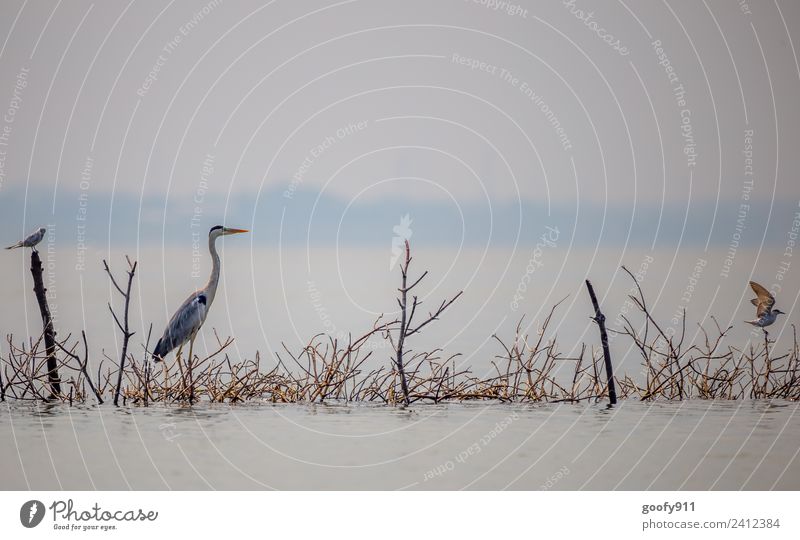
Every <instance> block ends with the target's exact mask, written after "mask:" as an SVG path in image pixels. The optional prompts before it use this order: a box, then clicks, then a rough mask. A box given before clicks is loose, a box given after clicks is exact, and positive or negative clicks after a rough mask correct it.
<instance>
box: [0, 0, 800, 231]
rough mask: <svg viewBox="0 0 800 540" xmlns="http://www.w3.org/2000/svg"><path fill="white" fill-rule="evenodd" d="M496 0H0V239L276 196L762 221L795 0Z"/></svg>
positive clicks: (632, 223)
mask: <svg viewBox="0 0 800 540" xmlns="http://www.w3.org/2000/svg"><path fill="white" fill-rule="evenodd" d="M516 5H517V4H514V3H511V4H508V5H507V6H506V7H505V8H504V9H496V8H495V4H491V5H490V4H488V3H487V2H486V1H485V0H482V1H473V0H451V1H442V2H416V3H415V2H374V1H350V2H348V1H345V2H338V3H333V2H325V1H321V2H285V1H283V2H268V3H258V2H230V1H225V0H220V1H212V2H208V3H204V2H177V1H176V2H170V3H168V4H164V3H154V2H95V3H92V2H74V1H70V2H41V1H28V2H13V1H10V2H3V5H2V8H0V9H1V10H2V15H3V16H2V17H0V25H2V29H1V30H0V35H4V36H5V39H4V43H3V46H2V49H0V51H1V52H0V66H2V70H3V73H5V74H6V75H5V76H4V78H3V81H4V82H3V87H2V96H3V98H4V99H3V101H4V102H5V103H4V104H8V107H9V108H13V110H14V112H15V113H16V114H12V115H11V116H8V115H6V118H5V122H4V126H3V127H4V128H5V129H6V132H7V136H6V140H5V141H4V142H6V143H7V144H6V145H5V146H2V148H3V151H4V152H5V154H4V155H3V157H4V159H3V161H2V162H1V163H2V185H1V186H0V189H1V191H0V193H2V197H3V201H2V206H3V210H4V214H5V215H6V216H7V217H6V219H9V220H10V223H11V225H12V227H11V230H10V231H9V233H11V232H13V233H14V234H11V235H10V236H11V237H12V238H13V237H15V236H17V235H18V233H20V232H21V231H22V230H23V229H26V228H27V229H30V228H32V227H33V226H35V225H38V224H39V223H44V222H47V221H48V220H57V222H58V224H59V226H61V228H62V231H64V232H63V234H65V235H67V236H68V237H69V236H72V237H75V236H76V235H77V231H76V232H74V233H72V232H70V229H75V228H76V226H77V224H75V223H74V221H75V219H74V216H76V215H77V214H78V213H79V212H80V211H81V208H85V211H86V214H85V217H86V223H87V224H91V228H92V229H102V230H103V231H104V234H105V235H106V236H105V237H103V238H102V239H101V240H107V235H108V223H109V215H110V214H111V215H112V216H113V215H114V214H118V215H117V219H114V220H112V223H113V224H114V227H113V228H112V230H111V235H112V238H114V236H115V235H116V234H119V235H120V239H122V238H123V237H124V238H125V239H126V240H130V239H131V236H130V234H129V233H130V232H131V230H139V229H141V230H142V231H144V232H147V233H148V234H146V235H144V240H145V241H149V240H151V239H152V237H151V234H152V235H155V236H156V237H157V238H158V239H159V240H160V237H161V234H160V233H161V232H162V231H161V229H162V228H163V225H164V224H167V225H168V229H169V230H167V231H165V235H166V236H167V237H172V236H173V234H172V233H174V232H175V229H176V228H179V229H181V228H185V227H188V226H189V224H190V222H191V219H192V217H193V215H195V214H197V217H198V218H199V219H200V221H201V222H202V226H203V228H204V229H205V228H207V227H206V226H207V225H208V226H210V225H213V224H214V223H213V222H214V220H215V219H216V220H219V219H220V218H221V216H223V215H228V216H229V217H227V218H226V219H227V221H230V222H235V223H236V224H237V225H249V224H251V223H263V224H264V225H265V226H266V225H268V224H271V223H274V221H270V220H269V216H268V215H267V214H278V213H282V212H283V211H284V210H285V211H286V213H287V217H289V218H290V219H292V220H295V222H297V223H299V224H301V225H302V224H303V223H304V222H305V224H308V223H311V224H312V229H313V221H314V220H315V219H316V220H318V224H320V228H321V229H322V230H323V231H324V230H327V229H328V225H329V223H328V221H326V220H330V218H329V217H328V216H327V215H326V212H328V211H331V212H332V213H333V214H335V217H336V218H337V219H333V220H332V221H333V222H334V224H335V222H336V221H338V220H339V219H338V218H341V217H342V216H341V214H342V213H343V212H342V209H343V208H348V207H349V209H350V212H349V213H348V214H347V215H345V216H344V225H345V227H346V226H347V225H348V223H347V222H348V220H350V221H352V222H353V223H352V225H353V229H355V231H354V232H353V236H348V235H347V234H345V235H344V236H343V238H341V240H344V241H350V240H356V241H359V240H362V239H361V238H360V236H359V233H358V232H357V230H358V229H359V228H360V227H361V226H362V225H364V224H365V223H366V224H367V226H369V222H370V220H371V219H373V218H374V219H375V221H374V225H377V226H379V227H383V228H384V229H383V230H386V229H385V228H386V227H387V226H388V227H389V228H391V226H392V224H393V223H396V222H397V221H398V220H399V216H400V213H401V212H402V213H406V212H408V213H410V214H412V217H414V218H415V219H416V221H417V223H418V225H419V226H423V225H426V224H428V223H430V226H429V229H431V230H430V236H431V237H433V236H436V233H435V232H434V231H435V229H437V228H440V227H445V228H448V229H451V230H453V229H455V230H456V232H457V233H459V234H455V235H453V236H454V237H455V238H460V237H461V234H460V233H461V228H462V223H461V220H462V214H463V217H464V219H465V221H467V222H468V224H470V223H471V224H475V222H476V220H479V223H480V224H479V226H478V227H474V228H475V229H478V230H475V231H470V234H468V235H466V236H467V237H468V239H469V240H471V239H473V238H474V237H475V236H476V235H478V236H480V235H485V234H486V227H488V226H490V225H491V224H492V220H493V219H494V220H497V221H498V226H499V230H498V231H497V233H498V234H496V235H495V237H494V238H493V240H496V241H501V242H505V241H508V236H509V235H516V230H517V229H519V226H520V214H532V213H535V214H537V217H536V219H532V217H531V216H530V215H527V216H525V217H523V218H522V223H523V224H524V225H529V226H533V227H536V226H538V227H539V228H541V227H542V225H541V224H542V223H543V222H544V221H547V220H548V219H549V220H550V221H551V222H553V223H556V222H557V223H559V224H562V225H563V226H565V227H568V228H571V227H573V226H576V223H577V226H576V227H575V228H576V230H577V232H578V233H580V234H581V235H583V234H586V235H589V236H588V238H589V239H590V240H591V241H592V242H595V241H600V240H603V241H605V240H609V241H613V242H620V241H624V239H625V237H626V235H627V232H628V229H633V231H632V232H633V234H634V235H636V236H644V237H646V238H644V241H647V240H651V241H652V240H657V238H656V236H655V235H656V234H657V232H658V234H661V235H664V236H663V238H666V239H668V240H670V241H671V242H672V241H674V240H675V239H676V238H679V237H680V235H681V231H682V228H683V221H684V218H686V217H687V216H688V220H689V223H690V224H694V226H693V227H691V229H692V230H691V231H689V232H690V233H691V234H690V235H691V236H692V237H702V239H703V240H704V241H705V240H706V239H707V237H708V236H709V235H710V236H711V237H713V238H714V239H715V240H716V241H719V242H721V243H723V244H724V243H726V242H727V241H728V240H729V239H730V236H731V234H732V229H733V228H734V227H735V224H736V217H737V216H736V214H737V211H738V210H739V205H740V203H741V202H742V197H743V194H744V193H745V192H746V193H747V194H748V195H749V196H750V198H751V201H752V202H757V203H758V207H757V211H755V210H753V211H749V212H748V215H747V218H746V221H747V228H748V229H749V233H752V235H750V234H748V235H746V236H747V240H748V241H750V240H752V241H759V242H760V241H761V236H762V233H763V231H764V229H765V227H766V226H767V224H768V223H769V224H770V225H772V224H773V223H774V224H775V230H774V231H773V230H771V229H770V234H769V235H768V238H766V240H767V241H770V242H772V241H777V242H778V243H780V242H782V241H783V240H782V239H781V238H780V236H781V234H780V233H781V231H782V230H784V229H785V228H786V226H787V224H788V221H787V220H789V221H791V220H790V218H791V213H792V212H791V210H792V209H793V208H795V207H796V206H797V201H798V198H800V184H798V181H797V178H796V176H795V172H794V171H796V170H797V169H798V159H799V156H798V153H797V152H796V151H795V150H796V148H797V144H798V141H799V140H800V134H799V133H798V130H800V107H797V106H796V98H797V95H798V91H800V80H799V79H798V76H799V75H800V72H799V71H798V67H797V59H796V56H795V53H794V49H793V46H794V42H793V38H792V30H793V29H795V30H796V29H797V27H798V19H799V18H800V7H798V6H796V5H795V4H794V3H792V2H780V3H760V4H759V5H757V6H751V8H748V9H747V10H745V9H743V8H740V7H739V5H738V3H736V2H703V3H698V2H647V3H642V2H636V3H633V4H631V5H627V4H626V3H623V2H591V3H590V2H586V1H575V2H569V1H568V2H548V3H543V2H536V3H528V4H525V3H524V2H523V3H521V4H519V7H514V6H516ZM750 9H752V13H748V12H747V11H749V10H750ZM795 39H796V38H795ZM5 109H6V107H3V110H5ZM0 129H3V128H0ZM9 130H10V132H9ZM750 131H752V137H750V139H749V140H748V141H746V136H747V135H748V134H749V133H750ZM746 147H747V148H748V149H752V167H751V168H749V169H746V167H748V164H747V163H746V162H745V155H744V151H745V149H746ZM747 171H751V172H752V175H749V174H746V172H747ZM747 180H752V181H753V184H752V191H750V190H749V187H750V186H748V185H747V184H746V181H747ZM26 194H27V197H26ZM81 196H83V197H84V200H80V197H81ZM288 196H291V198H289V197H288ZM317 197H320V201H319V204H318V206H317V208H316V209H315V210H316V211H315V212H314V211H312V208H313V205H314V202H315V201H316V199H317ZM112 200H113V208H112V206H111V201H112ZM309 201H310V204H309ZM82 205H84V206H82ZM54 208H55V215H54V216H53V212H54ZM373 208H374V211H370V210H372V209H373ZM770 208H772V209H773V214H772V215H771V216H770V214H769V211H770ZM26 210H27V211H26ZM548 213H549V214H548ZM48 214H50V215H48ZM387 214H388V215H389V216H390V218H391V219H390V220H389V221H390V222H392V223H388V225H386V224H384V221H383V220H382V219H380V218H381V217H383V216H387ZM604 214H606V216H607V217H608V218H609V219H610V220H611V221H610V224H611V225H613V227H612V228H611V229H610V230H609V231H608V235H607V237H606V238H595V237H594V236H593V235H592V233H593V232H597V230H598V225H597V224H596V223H592V222H593V221H595V219H594V218H595V217H600V218H601V220H602V217H603V215H604ZM370 215H372V216H373V218H370ZM430 216H438V219H433V218H431V217H430ZM544 216H548V217H547V218H546V219H545V218H544ZM659 216H661V217H662V218H663V219H664V227H663V230H660V231H658V227H657V226H656V224H657V222H658V217H659ZM590 217H591V219H590ZM526 218H527V221H526ZM584 218H585V219H584ZM70 222H72V223H70ZM504 222H507V223H504ZM62 223H63V225H62ZM293 223H294V222H293ZM582 224H583V225H585V226H584V227H583V228H581V226H582ZM648 224H650V227H649V228H648V229H647V231H646V234H644V235H642V234H641V233H637V232H636V231H637V230H639V229H640V228H641V227H648ZM712 226H713V228H712ZM64 229H66V230H64ZM617 229H618V230H617ZM537 230H538V229H537ZM345 232H347V231H345ZM689 232H687V233H686V234H687V235H688V234H689ZM260 233H261V235H260V237H267V236H270V235H272V234H273V233H274V231H270V232H269V233H267V232H266V231H260ZM186 234H187V230H186V229H182V232H181V235H180V236H178V238H183V237H185V236H186ZM425 234H426V231H425V230H418V234H417V238H418V239H420V241H424V237H425ZM773 234H774V237H773ZM304 236H305V235H299V237H300V240H301V241H302V240H305V239H304V238H303V237H304ZM523 236H529V235H523ZM93 238H96V237H93ZM62 240H63V241H66V240H67V239H65V238H63V237H62ZM448 240H452V238H450V237H448Z"/></svg>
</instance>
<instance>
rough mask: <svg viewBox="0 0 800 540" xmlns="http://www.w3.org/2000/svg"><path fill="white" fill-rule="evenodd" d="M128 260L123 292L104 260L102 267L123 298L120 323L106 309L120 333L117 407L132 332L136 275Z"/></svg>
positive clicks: (115, 394) (115, 401)
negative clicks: (129, 312) (131, 321)
mask: <svg viewBox="0 0 800 540" xmlns="http://www.w3.org/2000/svg"><path fill="white" fill-rule="evenodd" d="M127 260H128V287H127V289H125V290H122V288H121V287H120V286H119V285H118V284H117V280H116V279H114V275H113V274H112V273H111V270H110V269H109V268H108V263H107V262H106V261H105V260H104V261H103V267H104V268H105V270H106V273H107V274H108V277H109V278H111V283H112V284H113V285H114V287H115V288H116V289H117V291H119V293H120V294H121V295H122V297H123V298H125V307H124V312H123V314H122V321H123V322H122V323H120V322H119V319H118V318H117V314H116V313H114V310H113V309H111V304H108V309H109V310H110V311H111V315H113V316H114V321H115V322H116V323H117V327H119V329H120V330H121V331H122V353H121V355H120V359H119V373H118V374H117V388H116V389H115V390H114V405H115V406H116V405H119V393H120V391H121V390H122V374H123V372H124V370H125V358H126V357H127V355H128V341H129V340H130V339H131V336H133V334H134V333H133V332H131V331H130V329H129V326H128V309H129V307H130V303H131V285H133V276H134V274H136V264H137V263H136V262H131V260H130V259H127Z"/></svg>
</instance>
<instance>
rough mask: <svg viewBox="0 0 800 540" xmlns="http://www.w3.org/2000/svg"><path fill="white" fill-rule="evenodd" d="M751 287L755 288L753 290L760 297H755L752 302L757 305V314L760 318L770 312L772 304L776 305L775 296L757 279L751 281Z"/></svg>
mask: <svg viewBox="0 0 800 540" xmlns="http://www.w3.org/2000/svg"><path fill="white" fill-rule="evenodd" d="M750 287H751V288H752V289H753V292H754V293H756V296H758V298H753V299H752V300H751V302H752V303H753V305H754V306H756V316H757V317H759V318H760V317H761V316H763V315H764V314H765V313H769V312H770V311H771V310H772V306H774V305H775V297H774V296H772V295H771V294H770V292H769V291H768V290H767V289H765V288H764V287H762V286H761V285H759V284H758V283H756V282H755V281H751V282H750Z"/></svg>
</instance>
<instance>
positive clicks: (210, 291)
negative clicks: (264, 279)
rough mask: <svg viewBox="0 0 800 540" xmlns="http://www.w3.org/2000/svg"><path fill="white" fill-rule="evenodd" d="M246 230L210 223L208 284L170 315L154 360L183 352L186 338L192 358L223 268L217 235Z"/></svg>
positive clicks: (155, 350) (155, 351) (154, 353)
mask: <svg viewBox="0 0 800 540" xmlns="http://www.w3.org/2000/svg"><path fill="white" fill-rule="evenodd" d="M246 232H249V231H246V230H245V229H229V228H228V227H223V226H222V225H217V226H216V227H211V230H210V231H208V251H209V253H211V263H212V267H211V277H209V278H208V283H207V284H206V286H205V287H203V288H202V289H200V290H199V291H196V292H194V293H192V294H191V295H190V296H189V298H187V299H186V301H184V302H183V304H181V307H179V308H178V311H176V312H175V314H174V315H173V316H172V319H170V321H169V324H168V325H167V328H166V329H165V330H164V335H163V336H161V339H159V340H158V343H157V344H156V348H155V349H154V350H153V360H154V361H155V362H158V361H160V360H163V359H164V357H165V356H167V355H168V354H169V353H170V351H172V350H173V349H175V348H176V347H178V351H179V352H180V350H181V349H180V348H181V347H183V344H184V343H186V342H187V341H188V342H189V359H190V360H191V358H192V347H193V346H194V338H195V336H197V332H199V331H200V327H201V326H203V323H204V322H205V321H206V315H208V310H209V308H210V307H211V302H213V301H214V296H215V295H216V294H217V284H218V283H219V271H220V261H219V254H218V253H217V238H219V237H220V236H227V235H229V234H239V233H246Z"/></svg>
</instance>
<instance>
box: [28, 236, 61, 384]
mask: <svg viewBox="0 0 800 540" xmlns="http://www.w3.org/2000/svg"><path fill="white" fill-rule="evenodd" d="M42 273H43V268H42V260H41V259H40V258H39V252H38V251H36V250H35V249H33V250H31V274H33V292H34V293H36V301H37V302H38V303H39V312H40V313H41V314H42V328H43V329H44V346H45V352H46V353H47V380H48V382H49V383H50V393H51V394H52V396H58V395H61V378H60V377H59V376H58V362H57V361H56V339H55V331H54V330H53V319H52V317H51V316H50V306H48V305H47V295H46V294H45V293H46V292H47V289H45V288H44V281H43V280H42Z"/></svg>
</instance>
